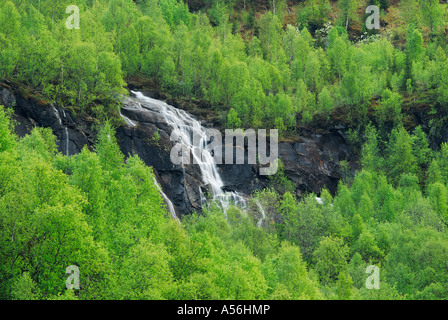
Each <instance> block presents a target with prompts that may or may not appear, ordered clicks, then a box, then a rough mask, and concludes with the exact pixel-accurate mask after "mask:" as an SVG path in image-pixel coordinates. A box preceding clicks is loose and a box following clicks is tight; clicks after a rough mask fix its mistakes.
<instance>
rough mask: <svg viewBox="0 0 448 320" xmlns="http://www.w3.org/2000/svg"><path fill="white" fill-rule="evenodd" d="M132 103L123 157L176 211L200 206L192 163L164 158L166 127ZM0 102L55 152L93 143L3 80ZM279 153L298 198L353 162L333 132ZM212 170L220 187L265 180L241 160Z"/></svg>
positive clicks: (73, 123) (80, 127) (79, 125)
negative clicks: (47, 131) (54, 142)
mask: <svg viewBox="0 0 448 320" xmlns="http://www.w3.org/2000/svg"><path fill="white" fill-rule="evenodd" d="M133 103H135V102H133V100H132V99H126V102H125V106H124V108H123V109H122V111H121V112H122V114H123V115H124V116H125V117H127V118H128V119H129V120H131V124H129V125H126V126H122V127H120V128H118V129H117V132H116V136H117V141H118V144H119V146H120V148H121V150H122V152H123V153H124V154H125V155H126V156H128V155H134V154H137V155H138V156H139V157H140V158H141V159H142V160H143V161H144V162H145V163H146V164H147V165H149V166H152V167H153V168H154V169H155V170H154V171H155V174H156V176H157V179H158V181H159V182H160V185H161V186H162V189H163V191H164V192H165V194H166V195H167V196H168V197H169V198H170V200H171V201H172V202H173V204H174V206H175V208H176V212H177V213H178V215H179V214H188V213H191V212H192V211H193V210H197V211H200V210H201V208H202V206H201V194H200V190H202V191H203V192H204V193H207V192H206V190H207V186H206V185H204V183H203V180H202V177H201V171H200V169H199V167H198V165H195V164H191V165H185V166H184V167H182V166H180V165H174V164H173V163H172V162H171V160H170V152H171V149H172V147H173V146H174V142H172V141H170V134H171V128H170V126H169V125H168V124H167V123H166V122H165V121H164V120H163V118H162V117H161V116H160V114H158V113H157V112H151V111H148V110H146V111H145V112H143V111H142V110H138V108H134V107H133V105H132V104H133ZM0 104H3V105H5V106H7V107H13V108H14V109H15V119H16V120H17V122H18V124H19V125H18V126H17V127H16V131H17V134H18V135H19V136H24V135H25V134H27V133H29V132H30V131H31V130H32V128H33V127H34V126H42V127H49V128H51V129H52V130H53V132H54V134H55V135H56V137H57V139H58V148H59V151H60V152H62V153H64V154H69V155H73V154H76V153H78V152H80V151H81V149H82V148H83V147H84V146H85V145H87V146H88V147H89V148H91V147H92V146H93V144H94V141H95V134H94V132H92V131H91V130H90V129H89V127H90V124H89V123H86V122H84V121H82V120H80V119H78V118H77V117H74V116H73V114H72V113H71V112H70V111H69V110H64V109H63V108H60V107H58V106H57V105H54V104H45V103H40V102H39V99H38V98H36V97H35V96H32V97H27V96H26V95H25V94H23V92H21V91H20V90H17V89H14V88H12V87H11V86H9V85H8V84H2V86H1V87H0ZM132 124H136V125H132ZM156 132H158V135H159V138H158V139H157V138H156V136H157V134H156ZM279 157H280V159H281V160H282V162H283V164H284V167H285V173H286V175H287V176H288V178H289V179H290V180H291V181H292V182H293V183H294V185H295V187H296V193H297V196H298V197H300V196H302V195H303V194H304V193H306V192H314V193H316V194H320V191H321V189H322V188H323V187H326V188H328V189H329V190H330V192H332V193H334V192H335V191H336V188H337V183H338V181H339V178H340V176H339V170H338V163H339V161H341V160H347V161H349V162H352V163H354V160H355V158H354V157H355V156H354V154H353V152H352V150H351V148H350V147H349V145H348V144H347V143H346V141H345V140H344V138H343V136H342V135H341V134H340V133H339V132H338V131H334V132H327V133H325V134H314V133H309V134H306V135H304V136H300V137H298V138H297V139H295V141H294V142H280V143H279ZM218 171H219V173H220V175H221V178H222V180H223V182H224V188H225V189H226V191H237V192H239V193H242V194H246V195H249V194H250V193H251V192H253V191H255V190H259V189H262V188H264V187H266V186H267V185H268V178H267V176H260V175H259V168H258V166H257V165H250V164H247V162H246V164H242V165H239V164H231V165H228V164H222V165H218Z"/></svg>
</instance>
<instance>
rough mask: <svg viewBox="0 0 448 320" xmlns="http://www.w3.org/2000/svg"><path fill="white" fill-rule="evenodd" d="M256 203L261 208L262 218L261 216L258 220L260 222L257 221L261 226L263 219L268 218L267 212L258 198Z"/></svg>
mask: <svg viewBox="0 0 448 320" xmlns="http://www.w3.org/2000/svg"><path fill="white" fill-rule="evenodd" d="M255 204H256V205H257V207H258V210H259V211H260V213H261V218H260V220H258V222H257V226H258V227H259V228H260V227H261V224H262V223H263V219H265V218H266V213H265V212H264V209H263V206H262V205H261V203H260V201H258V199H255Z"/></svg>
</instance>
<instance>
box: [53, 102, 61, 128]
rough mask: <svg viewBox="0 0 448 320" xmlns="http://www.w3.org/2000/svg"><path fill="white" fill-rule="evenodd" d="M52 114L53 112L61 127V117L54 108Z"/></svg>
mask: <svg viewBox="0 0 448 320" xmlns="http://www.w3.org/2000/svg"><path fill="white" fill-rule="evenodd" d="M53 112H54V115H55V116H56V118H57V119H58V122H59V125H60V126H62V119H61V116H60V115H59V111H58V109H56V108H55V107H54V106H53Z"/></svg>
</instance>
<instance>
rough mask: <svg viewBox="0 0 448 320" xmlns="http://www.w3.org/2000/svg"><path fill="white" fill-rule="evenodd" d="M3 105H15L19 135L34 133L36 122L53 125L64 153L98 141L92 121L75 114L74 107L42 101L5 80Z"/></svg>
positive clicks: (1, 90)
mask: <svg viewBox="0 0 448 320" xmlns="http://www.w3.org/2000/svg"><path fill="white" fill-rule="evenodd" d="M0 105H4V106H5V107H8V108H14V118H15V120H16V121H17V126H16V133H17V135H18V136H20V137H23V136H24V135H26V134H28V133H30V132H31V130H32V129H33V128H34V127H35V126H39V127H45V128H51V129H52V130H53V133H54V135H55V136H56V137H57V140H58V141H57V144H58V149H59V151H60V152H62V153H63V154H68V155H73V154H76V153H79V152H80V151H81V149H82V148H83V147H84V146H85V145H87V146H89V147H91V146H92V145H93V143H94V141H95V136H94V134H93V132H92V131H91V130H90V129H89V125H88V124H87V123H85V122H83V121H80V120H79V119H77V118H76V117H74V116H73V114H72V112H71V111H70V110H65V109H63V108H61V107H59V106H57V105H56V104H47V103H45V102H44V101H40V100H39V97H38V96H27V95H26V94H24V93H23V92H21V91H20V90H19V89H17V88H14V87H11V86H9V85H7V84H4V83H3V84H1V86H0Z"/></svg>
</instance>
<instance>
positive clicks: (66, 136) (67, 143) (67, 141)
mask: <svg viewBox="0 0 448 320" xmlns="http://www.w3.org/2000/svg"><path fill="white" fill-rule="evenodd" d="M68 146H69V135H68V128H67V126H65V153H66V155H67V156H68V155H69V152H68Z"/></svg>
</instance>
